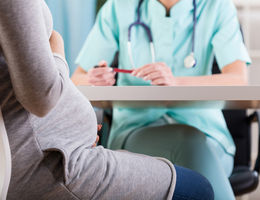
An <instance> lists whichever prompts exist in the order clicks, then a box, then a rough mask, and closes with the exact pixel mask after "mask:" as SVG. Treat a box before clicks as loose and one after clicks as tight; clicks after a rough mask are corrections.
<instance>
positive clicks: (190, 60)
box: [184, 52, 197, 69]
mask: <svg viewBox="0 0 260 200" xmlns="http://www.w3.org/2000/svg"><path fill="white" fill-rule="evenodd" d="M196 64H197V62H196V59H195V56H194V53H193V52H192V53H191V54H190V55H188V56H187V57H186V58H185V59H184V66H185V67H186V68H187V69H191V68H193V67H195V66H196Z"/></svg>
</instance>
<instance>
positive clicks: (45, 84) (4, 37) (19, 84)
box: [0, 0, 176, 200]
mask: <svg viewBox="0 0 260 200" xmlns="http://www.w3.org/2000/svg"><path fill="white" fill-rule="evenodd" d="M51 32H52V19H51V15H50V12H49V10H48V8H47V6H46V4H45V2H44V1H43V0H1V1H0V106H1V109H2V111H3V116H4V121H5V125H6V129H7V134H8V137H9V141H10V147H11V153H12V178H11V184H10V188H9V192H8V199H10V200H17V199H19V200H23V199H24V200H36V199H37V200H38V199H46V200H47V199H48V200H51V199H59V200H62V199H64V200H70V199H86V200H87V199H98V200H99V199H101V200H103V199H104V200H106V199H107V200H121V199H122V200H123V199H129V200H133V199H138V200H142V199H143V200H149V199H154V200H157V199H158V200H161V199H171V198H172V194H173V191H174V187H175V182H176V174H175V169H174V167H173V165H172V164H171V163H169V162H168V161H166V160H160V159H155V158H151V157H148V156H141V155H136V154H130V153H123V152H114V151H110V150H106V149H104V148H103V147H96V148H92V147H91V146H92V144H93V143H94V142H95V139H96V133H97V122H96V117H95V113H94V111H93V109H92V107H91V105H90V103H89V101H88V100H87V99H86V98H85V97H84V96H83V95H82V94H81V93H80V92H79V91H78V90H77V89H76V88H75V87H74V85H73V84H72V82H71V81H70V79H69V73H68V66H67V63H66V61H65V60H64V59H63V58H62V57H61V56H59V55H55V54H53V53H52V52H51V49H50V45H49V37H50V35H51Z"/></svg>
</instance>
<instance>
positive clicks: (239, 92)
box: [78, 86, 260, 109]
mask: <svg viewBox="0 0 260 200" xmlns="http://www.w3.org/2000/svg"><path fill="white" fill-rule="evenodd" d="M78 89H79V90H80V91H81V92H82V93H83V94H84V95H85V96H86V97H87V98H88V99H89V100H90V101H91V103H92V105H93V106H96V107H101V108H106V107H111V106H119V107H192V108H220V109H246V108H252V109H257V108H260V86H177V87H161V86H120V87H108V86H105V87H96V86H95V87H93V86H79V87H78Z"/></svg>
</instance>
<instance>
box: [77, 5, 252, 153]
mask: <svg viewBox="0 0 260 200" xmlns="http://www.w3.org/2000/svg"><path fill="white" fill-rule="evenodd" d="M138 2H139V0H127V1H126V0H108V1H107V2H106V4H105V5H104V6H103V8H102V9H101V10H100V12H99V14H98V17H97V19H96V23H95V25H94V28H93V29H92V31H91V33H90V35H89V36H88V38H87V40H86V42H85V44H84V46H83V48H82V50H81V52H80V54H79V56H78V58H77V60H76V63H77V64H79V65H80V66H81V67H82V68H83V69H85V70H86V71H87V70H89V69H91V68H92V67H93V66H95V65H97V64H98V63H99V61H101V60H106V61H107V62H108V63H111V62H112V61H113V58H114V55H115V53H116V52H117V51H119V52H120V54H119V68H121V69H131V62H130V59H129V55H128V49H127V48H128V47H127V39H128V37H127V36H128V27H129V25H130V24H131V23H133V22H134V21H135V20H136V19H137V15H136V10H137V5H138ZM196 3H197V16H196V17H197V21H198V22H197V28H196V36H195V41H196V43H195V56H196V59H197V66H196V67H195V68H192V69H186V68H185V67H184V59H185V57H186V56H187V55H188V54H190V52H191V47H192V27H193V17H192V15H193V5H192V0H180V1H179V2H178V3H177V4H176V5H175V6H174V7H172V9H171V10H170V16H169V17H167V16H166V10H165V8H164V6H163V5H162V4H161V3H160V2H159V1H158V0H145V1H144V3H143V4H142V6H141V19H142V21H143V22H144V23H146V24H147V25H149V27H150V28H151V31H152V35H153V39H154V45H155V56H156V62H165V63H166V64H167V65H168V66H169V67H171V69H172V72H173V74H174V76H176V77H178V76H205V75H210V74H212V63H213V58H214V55H215V57H216V59H217V62H218V65H219V67H220V69H222V68H223V67H224V66H226V65H228V64H230V63H232V62H234V61H236V60H242V61H244V62H246V63H247V64H249V63H250V62H251V61H250V58H249V55H248V53H247V50H246V48H245V45H244V43H243V39H242V35H241V31H240V26H239V22H238V19H237V13H236V9H235V6H234V5H233V3H232V1H231V0H197V1H196ZM132 49H133V50H132V52H133V58H134V62H135V65H136V67H141V66H143V65H145V64H147V63H151V62H152V60H151V59H152V58H151V53H150V49H149V40H148V37H147V34H146V33H145V31H144V29H143V28H141V27H140V26H138V27H135V28H133V30H132ZM118 85H119V86H125V85H147V86H149V85H150V82H149V81H144V80H142V79H140V78H136V77H133V76H131V75H129V74H121V73H120V74H118ZM158 95H159V94H158ZM209 95H210V94H209ZM165 115H168V116H170V117H172V118H173V119H174V120H175V121H177V122H178V123H181V124H187V125H190V126H193V127H196V128H197V129H199V130H201V131H202V132H204V133H205V134H206V135H207V136H209V137H212V138H214V139H215V140H216V141H218V142H219V144H221V146H222V147H223V148H224V149H225V151H226V152H227V153H229V154H231V155H234V153H235V145H234V142H233V140H232V137H231V135H230V133H229V131H228V129H227V126H226V123H225V120H224V117H223V114H222V112H221V110H216V109H183V108H144V109H140V108H138V109H127V108H114V109H113V123H112V130H111V133H110V138H109V147H110V148H112V149H118V148H122V145H123V143H124V140H125V138H126V137H127V135H128V134H129V133H131V132H132V131H134V130H135V129H137V128H140V127H144V126H149V124H151V123H153V122H156V121H157V120H158V119H160V118H162V117H163V116H165ZM173 134H174V133H173Z"/></svg>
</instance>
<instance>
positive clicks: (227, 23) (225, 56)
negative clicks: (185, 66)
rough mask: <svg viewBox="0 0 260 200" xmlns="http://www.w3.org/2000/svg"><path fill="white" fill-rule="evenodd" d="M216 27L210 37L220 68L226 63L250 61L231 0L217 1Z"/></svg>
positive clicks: (248, 62)
mask: <svg viewBox="0 0 260 200" xmlns="http://www.w3.org/2000/svg"><path fill="white" fill-rule="evenodd" d="M219 3H220V4H221V5H219V6H218V9H219V11H217V12H218V13H220V14H219V17H218V19H217V22H216V23H217V28H216V30H215V34H214V36H213V38H212V45H213V48H214V53H215V56H216V59H217V62H218V65H219V67H220V69H222V68H223V67H225V66H226V65H228V64H231V63H233V62H235V61H236V60H241V61H244V62H246V63H247V64H250V63H251V60H250V57H249V55H248V52H247V50H246V47H245V44H244V42H243V37H242V34H241V30H240V25H239V22H238V19H237V12H236V8H235V6H234V4H233V2H232V1H231V0H222V1H219Z"/></svg>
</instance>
